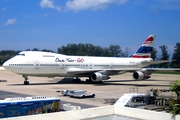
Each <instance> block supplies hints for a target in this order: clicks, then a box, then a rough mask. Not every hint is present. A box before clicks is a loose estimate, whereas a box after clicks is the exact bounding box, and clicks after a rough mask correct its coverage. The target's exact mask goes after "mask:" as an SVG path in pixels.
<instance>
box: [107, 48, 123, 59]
mask: <svg viewBox="0 0 180 120" xmlns="http://www.w3.org/2000/svg"><path fill="white" fill-rule="evenodd" d="M108 52H109V55H108V56H110V57H120V56H121V52H122V50H121V47H120V46H119V45H110V46H109V48H108Z"/></svg>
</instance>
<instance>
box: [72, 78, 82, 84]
mask: <svg viewBox="0 0 180 120" xmlns="http://www.w3.org/2000/svg"><path fill="white" fill-rule="evenodd" d="M73 82H74V83H77V82H81V79H80V78H78V77H76V78H75V79H74V78H73Z"/></svg>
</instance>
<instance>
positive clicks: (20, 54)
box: [17, 53, 25, 56]
mask: <svg viewBox="0 0 180 120" xmlns="http://www.w3.org/2000/svg"><path fill="white" fill-rule="evenodd" d="M17 56H25V54H22V53H19V54H17Z"/></svg>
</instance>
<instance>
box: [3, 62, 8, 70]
mask: <svg viewBox="0 0 180 120" xmlns="http://www.w3.org/2000/svg"><path fill="white" fill-rule="evenodd" d="M3 67H4V68H5V69H7V68H8V67H9V62H8V61H6V62H5V63H4V64H3Z"/></svg>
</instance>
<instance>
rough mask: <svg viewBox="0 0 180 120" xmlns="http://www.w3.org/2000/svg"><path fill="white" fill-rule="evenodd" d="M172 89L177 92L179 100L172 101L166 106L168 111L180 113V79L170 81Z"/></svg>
mask: <svg viewBox="0 0 180 120" xmlns="http://www.w3.org/2000/svg"><path fill="white" fill-rule="evenodd" d="M170 90H171V91H173V92H175V93H176V94H177V101H176V102H174V103H170V105H169V107H168V108H166V111H167V112H170V113H172V114H173V115H177V114H180V80H176V81H172V82H171V83H170Z"/></svg>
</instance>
